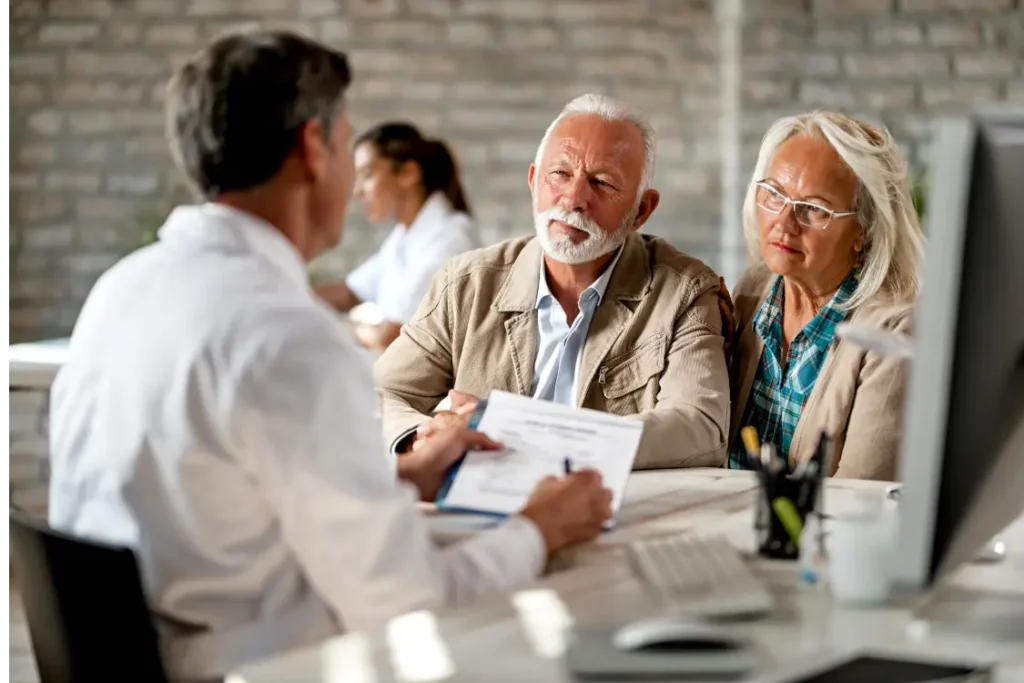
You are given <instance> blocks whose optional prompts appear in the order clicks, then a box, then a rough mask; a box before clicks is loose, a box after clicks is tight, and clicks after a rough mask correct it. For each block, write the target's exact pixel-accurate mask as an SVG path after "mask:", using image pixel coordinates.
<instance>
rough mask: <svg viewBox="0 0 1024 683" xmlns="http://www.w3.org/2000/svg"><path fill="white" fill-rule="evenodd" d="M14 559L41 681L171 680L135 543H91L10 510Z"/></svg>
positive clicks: (158, 682)
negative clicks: (145, 593)
mask: <svg viewBox="0 0 1024 683" xmlns="http://www.w3.org/2000/svg"><path fill="white" fill-rule="evenodd" d="M10 520H11V564H12V565H13V567H14V580H15V583H16V585H17V588H18V591H19V592H20V593H21V599H22V601H23V602H24V605H25V618H26V620H27V622H28V630H29V634H30V635H31V638H32V650H33V653H34V655H35V659H36V665H37V667H38V669H39V679H40V682H41V683H86V682H90V683H91V682H92V681H138V682H139V683H143V682H145V683H167V676H166V673H165V671H164V666H163V662H162V660H161V658H160V651H159V649H158V647H157V639H156V630H155V629H154V627H153V622H152V620H151V617H150V614H149V609H148V608H147V606H146V600H145V598H144V596H143V593H142V583H141V581H140V579H139V568H138V563H137V562H136V561H135V554H134V553H133V552H132V551H131V550H129V549H128V548H121V547H117V546H112V545H107V544H103V543H96V542H93V541H85V540H82V539H79V538H74V537H72V536H69V535H67V534H62V533H60V532H57V531H54V530H53V529H50V528H49V527H48V526H47V525H46V524H45V523H43V522H41V521H39V520H36V519H33V518H31V517H29V516H27V515H25V514H23V513H20V512H18V511H16V510H11V511H10Z"/></svg>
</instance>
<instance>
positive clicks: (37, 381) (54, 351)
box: [7, 339, 68, 389]
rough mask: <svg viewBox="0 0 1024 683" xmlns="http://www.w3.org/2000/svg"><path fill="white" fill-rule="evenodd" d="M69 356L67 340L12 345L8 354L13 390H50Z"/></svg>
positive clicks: (47, 340)
mask: <svg viewBox="0 0 1024 683" xmlns="http://www.w3.org/2000/svg"><path fill="white" fill-rule="evenodd" d="M67 356H68V340H67V339H46V340H44V341H37V342H25V343H23V344H11V345H10V347H9V348H8V352H7V361H8V364H9V366H10V386H11V388H41V389H46V388H48V387H49V386H50V384H52V383H53V378H54V377H55V376H56V374H57V371H58V370H60V367H61V366H62V365H63V364H64V361H65V360H67Z"/></svg>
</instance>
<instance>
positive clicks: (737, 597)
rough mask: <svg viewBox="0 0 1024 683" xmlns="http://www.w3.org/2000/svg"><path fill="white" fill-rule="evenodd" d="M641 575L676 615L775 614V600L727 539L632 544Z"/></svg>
mask: <svg viewBox="0 0 1024 683" xmlns="http://www.w3.org/2000/svg"><path fill="white" fill-rule="evenodd" d="M627 548H628V549H629V555H630V558H631V559H632V561H633V563H634V565H635V567H636V570H637V572H638V573H639V574H640V577H641V578H642V579H643V580H644V581H645V582H646V583H647V585H648V586H649V587H651V588H652V589H653V590H655V591H657V592H659V593H661V594H662V595H663V596H664V597H665V598H666V599H668V600H671V602H672V606H673V608H676V611H681V612H684V613H692V614H695V615H698V616H703V617H730V616H753V615H760V614H763V613H765V612H769V611H771V610H772V608H773V607H774V605H775V599H774V598H773V597H772V594H771V593H770V592H769V591H768V589H767V588H765V586H764V585H763V584H762V582H761V581H760V580H759V579H758V578H757V577H756V576H754V573H753V572H752V571H751V570H750V568H749V567H748V566H747V565H746V563H745V562H744V561H743V558H742V557H740V554H739V551H738V550H736V548H735V547H734V546H733V545H732V544H731V543H730V542H729V541H728V540H727V539H726V538H725V537H723V536H704V537H700V536H696V535H693V534H692V533H689V534H681V535H675V534H673V535H670V536H657V537H651V538H643V539H638V540H635V541H633V542H631V543H629V544H627Z"/></svg>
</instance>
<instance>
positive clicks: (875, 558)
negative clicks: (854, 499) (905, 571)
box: [828, 512, 893, 605]
mask: <svg viewBox="0 0 1024 683" xmlns="http://www.w3.org/2000/svg"><path fill="white" fill-rule="evenodd" d="M891 522H892V517H891V516H890V515H886V514H872V513H870V512H860V513H853V514H846V515H837V516H835V517H833V518H832V519H831V520H830V523H829V529H830V533H829V539H828V540H829V542H828V556H829V562H828V564H829V578H830V583H831V586H832V596H833V597H834V598H835V599H836V601H837V602H839V603H840V604H850V605H854V604H855V605H871V604H878V603H881V602H884V601H885V600H886V599H887V598H888V597H889V590H890V586H889V583H890V578H889V562H890V555H891V553H892V542H893V533H892V532H893V525H892V523H891Z"/></svg>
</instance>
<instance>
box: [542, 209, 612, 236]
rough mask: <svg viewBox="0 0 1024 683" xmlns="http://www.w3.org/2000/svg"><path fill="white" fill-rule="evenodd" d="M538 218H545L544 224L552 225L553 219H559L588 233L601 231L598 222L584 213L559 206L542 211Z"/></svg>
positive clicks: (594, 233)
mask: <svg viewBox="0 0 1024 683" xmlns="http://www.w3.org/2000/svg"><path fill="white" fill-rule="evenodd" d="M538 218H540V219H541V220H543V222H544V225H550V223H551V221H558V222H560V223H565V224H566V225H571V226H572V227H574V228H576V229H577V230H582V231H583V232H585V233H587V234H588V235H596V234H599V233H600V231H601V228H600V227H598V225H597V223H595V222H594V221H592V220H590V219H589V218H587V217H586V216H584V215H583V214H582V213H579V212H576V211H566V210H565V209H563V208H562V207H559V206H553V207H551V208H550V209H548V210H547V211H544V212H541V213H540V214H539V215H538Z"/></svg>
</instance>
